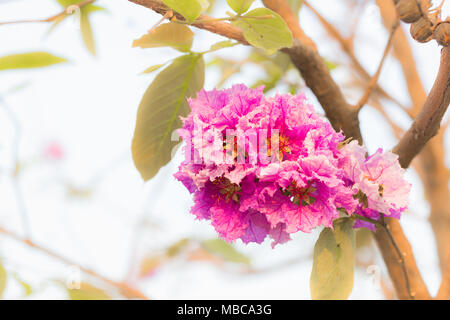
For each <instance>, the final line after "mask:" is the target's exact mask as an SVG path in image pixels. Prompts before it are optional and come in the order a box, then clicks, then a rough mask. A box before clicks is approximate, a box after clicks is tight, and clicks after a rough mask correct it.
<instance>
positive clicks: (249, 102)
mask: <svg viewBox="0 0 450 320" xmlns="http://www.w3.org/2000/svg"><path fill="white" fill-rule="evenodd" d="M189 104H190V107H191V110H192V112H191V113H190V114H189V116H188V117H187V118H185V119H183V122H184V126H183V128H182V129H180V130H179V134H180V136H181V137H182V139H183V140H184V141H185V142H186V145H185V146H184V147H183V151H184V155H185V160H184V161H183V162H182V164H181V165H180V167H179V171H178V172H177V173H176V174H175V177H176V178H177V179H178V180H179V181H181V182H182V183H183V184H184V185H185V186H186V188H187V189H188V190H189V191H190V192H191V193H193V198H194V205H193V207H192V209H191V212H192V213H193V214H194V215H195V216H196V217H197V218H198V219H207V220H210V221H211V224H212V225H213V227H214V228H215V229H216V231H217V232H218V233H219V235H220V236H221V237H222V238H224V239H226V240H227V241H234V240H237V239H241V240H242V241H243V242H245V243H249V242H256V243H261V242H263V241H264V239H265V238H266V237H270V238H272V239H273V246H274V245H276V244H277V243H284V242H286V241H288V240H289V239H290V234H292V233H296V232H298V231H302V232H311V231H312V230H313V229H314V228H316V227H319V226H325V227H332V226H333V220H335V219H336V218H338V217H339V216H340V215H341V214H342V212H344V211H345V212H347V213H348V214H349V215H351V214H353V213H354V212H355V211H357V213H358V214H362V215H365V216H371V217H372V216H374V215H375V214H374V213H373V212H372V211H370V212H369V211H368V210H374V212H377V211H376V210H379V211H380V212H383V213H386V212H387V213H386V214H389V215H395V214H397V213H398V212H401V211H402V210H404V208H405V207H406V206H407V201H406V202H405V200H404V199H403V198H404V196H406V197H407V194H408V193H409V189H405V185H404V184H402V183H401V182H400V180H398V179H400V178H401V176H402V174H403V172H402V171H399V170H398V168H399V167H398V162H397V160H396V158H395V157H392V156H390V155H391V154H384V155H381V153H380V154H379V153H376V154H375V155H374V156H372V157H370V158H367V159H366V158H365V149H364V148H361V147H358V146H357V144H356V145H355V144H354V143H351V144H349V145H347V146H346V147H345V148H342V146H341V143H342V142H343V140H344V136H343V135H342V134H341V133H337V132H336V131H335V130H334V129H333V128H332V127H331V125H330V124H329V123H328V122H327V121H326V120H325V119H323V118H322V117H321V116H319V115H318V114H317V113H315V112H314V110H313V108H312V106H311V105H309V104H308V103H307V101H306V98H305V96H304V95H303V94H300V95H296V96H292V95H289V94H285V95H276V96H275V97H272V98H266V97H265V96H264V95H263V88H257V89H249V88H247V87H245V86H244V85H235V86H233V87H232V88H231V89H227V90H213V91H209V92H207V91H201V92H200V93H199V94H198V96H197V98H196V99H191V100H190V101H189ZM389 168H390V169H389ZM388 175H389V176H388ZM389 179H391V180H389ZM392 179H394V180H395V179H397V180H396V181H392ZM402 181H403V180H402ZM380 186H381V187H380ZM380 188H382V189H383V195H382V196H380ZM395 189H401V190H402V192H403V195H401V196H400V198H398V197H396V196H395V195H394V194H392V192H398V191H395ZM365 199H366V200H365ZM364 201H365V202H367V205H364V204H365V202H364ZM362 203H363V204H362Z"/></svg>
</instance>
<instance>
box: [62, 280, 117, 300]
mask: <svg viewBox="0 0 450 320" xmlns="http://www.w3.org/2000/svg"><path fill="white" fill-rule="evenodd" d="M67 293H68V294H69V298H70V299H71V300H111V297H110V296H109V295H108V294H107V293H106V292H105V291H103V290H102V289H99V288H96V287H94V286H93V285H91V284H89V283H86V282H82V283H81V284H80V289H67Z"/></svg>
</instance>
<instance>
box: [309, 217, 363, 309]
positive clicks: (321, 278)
mask: <svg viewBox="0 0 450 320" xmlns="http://www.w3.org/2000/svg"><path fill="white" fill-rule="evenodd" d="M354 251H355V232H354V229H353V221H352V220H351V219H349V218H342V219H339V220H336V221H335V223H334V230H332V229H330V228H325V229H324V230H323V231H322V233H321V234H320V236H319V239H318V240H317V242H316V245H315V247H314V258H313V269H312V272H311V278H310V290H311V297H312V299H313V300H344V299H347V298H348V297H349V295H350V293H351V292H352V289H353V273H354V265H355V257H354Z"/></svg>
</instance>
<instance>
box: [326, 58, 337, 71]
mask: <svg viewBox="0 0 450 320" xmlns="http://www.w3.org/2000/svg"><path fill="white" fill-rule="evenodd" d="M324 60H325V64H326V65H327V67H328V70H330V71H332V70H334V69H336V68H337V67H339V64H337V63H336V62H333V61H330V60H328V59H324Z"/></svg>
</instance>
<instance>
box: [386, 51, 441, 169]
mask: <svg viewBox="0 0 450 320" xmlns="http://www.w3.org/2000/svg"><path fill="white" fill-rule="evenodd" d="M449 103H450V47H446V48H443V49H442V54H441V64H440V67H439V72H438V75H437V77H436V80H435V82H434V85H433V88H432V89H431V91H430V93H429V94H428V97H427V99H426V101H425V104H424V105H423V108H422V110H421V111H420V113H419V114H418V115H417V117H416V118H415V120H414V123H413V124H412V126H411V128H410V129H409V130H408V131H407V132H406V133H405V135H404V136H403V138H402V139H401V140H400V142H399V143H398V144H397V146H396V147H395V148H394V152H395V153H397V154H398V155H399V161H400V164H401V166H402V167H403V168H407V167H409V165H410V163H411V161H412V160H413V159H414V157H415V156H417V155H418V154H419V152H420V151H422V149H423V147H424V146H425V144H426V143H427V142H428V141H429V140H430V139H431V138H433V137H434V136H435V135H436V134H437V133H438V130H439V127H440V123H441V120H442V117H443V116H444V114H445V111H447V108H448V105H449Z"/></svg>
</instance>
